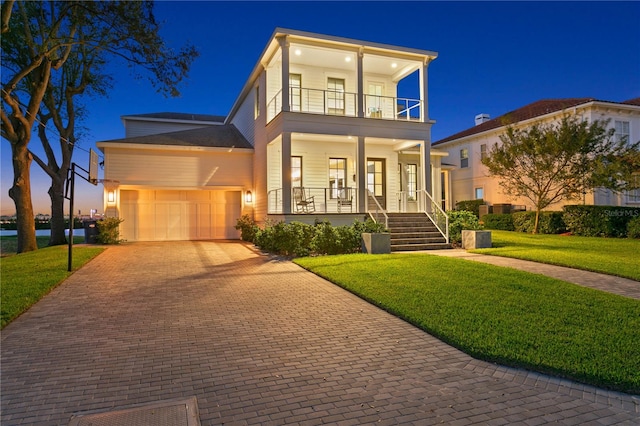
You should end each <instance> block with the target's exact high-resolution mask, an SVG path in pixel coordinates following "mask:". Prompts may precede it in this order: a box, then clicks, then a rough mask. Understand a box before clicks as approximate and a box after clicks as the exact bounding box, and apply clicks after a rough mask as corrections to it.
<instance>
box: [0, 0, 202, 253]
mask: <svg viewBox="0 0 640 426" xmlns="http://www.w3.org/2000/svg"><path fill="white" fill-rule="evenodd" d="M5 23H6V24H7V25H6V26H5ZM2 25H3V26H2V31H3V38H2V67H3V83H2V101H3V102H2V103H3V105H2V136H3V137H4V138H5V139H7V140H8V141H9V142H10V143H11V150H12V155H13V166H14V183H13V187H12V188H11V189H10V191H9V193H10V196H11V198H12V199H13V200H14V202H15V204H16V213H17V219H18V252H24V251H29V250H35V249H36V245H35V227H34V226H33V208H32V206H31V188H30V180H29V172H30V165H31V162H32V161H33V160H35V161H36V163H37V164H39V165H40V166H41V167H42V168H43V169H44V171H45V172H46V173H47V174H48V175H49V176H50V177H51V180H52V183H51V187H50V189H49V196H50V198H51V210H52V211H51V213H52V233H51V240H50V244H60V243H64V242H65V237H64V228H65V226H64V216H63V206H64V197H63V188H64V181H65V178H66V176H67V171H68V169H69V167H70V164H71V158H72V155H73V151H74V147H75V145H76V143H77V141H78V134H77V132H78V126H77V123H78V120H79V119H82V118H83V117H84V114H85V112H86V113H88V111H87V110H86V109H83V108H82V104H81V103H79V102H78V101H77V98H78V97H80V96H82V95H87V94H92V93H93V94H97V95H105V94H106V91H107V89H108V87H109V82H110V78H109V74H108V72H107V70H106V67H107V64H109V63H111V61H114V60H116V61H117V60H123V61H125V62H127V63H128V64H129V65H131V66H132V67H131V68H132V69H133V70H134V71H136V72H141V73H138V74H137V75H136V76H140V75H141V74H146V76H147V77H148V78H149V80H150V81H151V83H152V85H153V86H154V87H155V88H156V90H157V91H159V92H161V93H162V94H164V95H167V96H177V95H179V92H178V90H177V86H178V84H179V83H180V82H181V81H182V79H183V78H184V77H185V76H186V75H187V72H188V70H189V67H190V65H191V62H192V61H193V60H194V59H195V58H196V57H197V51H196V50H195V48H194V47H193V46H191V45H187V46H185V47H183V48H182V49H181V50H180V51H178V52H174V51H173V50H171V49H170V48H169V47H168V46H167V45H166V44H165V42H164V41H163V39H162V38H161V37H160V35H159V30H160V27H159V25H158V24H157V22H156V20H155V17H154V15H153V3H152V2H150V1H143V2H137V1H136V2H131V1H105V2H94V1H49V2H28V1H18V2H16V3H15V5H14V4H13V2H10V1H6V2H4V3H3V4H2ZM21 97H24V100H23V99H21ZM36 118H37V120H36ZM36 123H38V124H37V125H38V128H39V131H38V134H39V136H40V141H41V142H42V145H43V148H44V153H45V156H46V158H45V159H42V158H40V157H38V156H37V155H35V154H34V153H33V152H32V151H30V150H29V149H28V145H29V142H30V139H31V134H32V131H33V130H34V126H35V125H36ZM51 124H52V125H53V127H52V129H55V134H56V138H57V144H58V146H59V155H60V162H58V160H57V158H56V150H55V149H54V145H53V144H52V143H51V142H50V140H49V136H48V135H47V131H46V130H47V128H48V127H47V126H50V125H51ZM49 130H51V129H49Z"/></svg>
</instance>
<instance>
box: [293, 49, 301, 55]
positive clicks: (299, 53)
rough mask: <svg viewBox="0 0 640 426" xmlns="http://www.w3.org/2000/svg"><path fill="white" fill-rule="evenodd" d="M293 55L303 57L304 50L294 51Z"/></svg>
mask: <svg viewBox="0 0 640 426" xmlns="http://www.w3.org/2000/svg"><path fill="white" fill-rule="evenodd" d="M293 53H295V54H296V56H300V55H302V50H300V49H296V50H294V51H293Z"/></svg>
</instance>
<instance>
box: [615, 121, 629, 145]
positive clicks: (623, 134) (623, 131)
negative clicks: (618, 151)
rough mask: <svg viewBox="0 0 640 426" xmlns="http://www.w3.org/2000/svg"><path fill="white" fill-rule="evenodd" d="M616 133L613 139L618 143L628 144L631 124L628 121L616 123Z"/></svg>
mask: <svg viewBox="0 0 640 426" xmlns="http://www.w3.org/2000/svg"><path fill="white" fill-rule="evenodd" d="M615 126H616V132H615V133H614V135H613V137H614V138H615V141H616V142H621V141H624V142H628V141H629V122H628V121H618V120H616V122H615Z"/></svg>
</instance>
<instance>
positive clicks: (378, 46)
mask: <svg viewBox="0 0 640 426" xmlns="http://www.w3.org/2000/svg"><path fill="white" fill-rule="evenodd" d="M282 35H289V36H294V37H298V38H308V39H317V40H324V41H326V42H331V43H337V44H343V45H351V46H358V47H362V48H363V49H367V48H368V49H370V50H378V51H385V52H402V53H405V54H409V55H417V56H424V57H425V59H429V60H434V59H436V58H437V57H438V52H434V51H431V50H421V49H414V48H410V47H401V46H393V45H390V44H383V43H375V42H368V41H364V40H356V39H351V38H344V37H337V36H331V35H326V34H317V33H311V32H306V31H299V30H292V29H287V28H281V27H276V29H275V30H274V31H273V33H272V34H271V37H269V40H268V41H267V43H266V44H265V46H264V49H262V53H260V56H258V61H257V62H256V65H255V66H254V67H253V70H252V71H251V73H250V74H249V77H248V78H247V81H246V82H245V84H244V86H243V87H242V90H241V91H240V94H239V95H238V97H237V98H236V100H235V102H234V103H233V105H232V106H231V109H230V110H229V113H228V114H227V117H226V118H225V120H224V122H225V124H228V123H229V122H230V120H231V118H232V117H233V116H234V115H235V114H236V112H237V111H238V109H239V108H240V105H241V104H242V101H243V100H244V99H245V97H246V96H247V94H248V93H249V92H250V91H251V88H252V87H253V84H254V82H255V81H256V79H257V78H258V76H259V75H260V72H262V70H263V68H264V67H263V66H262V58H264V56H265V54H266V53H267V51H268V50H269V47H270V46H271V43H272V42H273V40H275V39H276V37H279V36H282Z"/></svg>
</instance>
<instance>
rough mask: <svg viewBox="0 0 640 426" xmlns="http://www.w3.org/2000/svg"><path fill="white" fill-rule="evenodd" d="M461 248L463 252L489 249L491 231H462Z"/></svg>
mask: <svg viewBox="0 0 640 426" xmlns="http://www.w3.org/2000/svg"><path fill="white" fill-rule="evenodd" d="M462 248H463V249H465V250H474V249H479V248H491V231H469V230H462Z"/></svg>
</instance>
